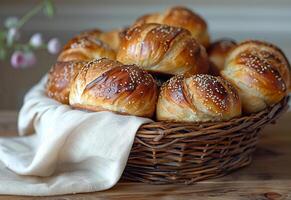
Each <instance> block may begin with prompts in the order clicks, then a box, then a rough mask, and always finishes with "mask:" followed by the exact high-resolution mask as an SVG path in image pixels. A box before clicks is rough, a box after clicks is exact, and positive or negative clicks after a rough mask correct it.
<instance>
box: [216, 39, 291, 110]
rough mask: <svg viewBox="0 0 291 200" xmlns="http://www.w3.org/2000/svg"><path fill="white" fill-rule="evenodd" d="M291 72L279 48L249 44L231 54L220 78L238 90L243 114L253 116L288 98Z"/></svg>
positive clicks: (261, 43) (236, 48)
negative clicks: (285, 97)
mask: <svg viewBox="0 0 291 200" xmlns="http://www.w3.org/2000/svg"><path fill="white" fill-rule="evenodd" d="M289 68H290V65H289V63H288V60H287V59H286V57H285V55H284V54H283V53H282V51H281V50H280V49H279V48H278V47H276V46H274V45H271V44H269V43H266V42H261V41H246V42H243V43H241V44H239V45H238V46H237V47H235V48H234V49H233V50H232V51H231V52H230V54H229V55H228V57H227V60H226V63H225V69H224V70H222V71H221V74H222V75H223V77H225V78H226V79H227V80H229V81H231V82H232V83H233V84H234V85H235V86H236V87H237V88H238V90H239V94H240V96H241V99H242V103H243V110H244V111H245V112H247V113H251V112H258V111H260V110H263V109H264V108H266V107H267V106H268V105H271V104H274V103H277V102H279V101H280V100H281V99H282V98H283V97H284V96H285V95H286V94H287V87H288V85H289V73H290V70H289Z"/></svg>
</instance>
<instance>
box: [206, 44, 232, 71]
mask: <svg viewBox="0 0 291 200" xmlns="http://www.w3.org/2000/svg"><path fill="white" fill-rule="evenodd" d="M235 46H236V42H235V41H234V40H231V39H221V40H217V41H215V42H213V43H211V44H210V46H209V47H208V48H207V52H208V57H209V60H210V62H211V64H212V66H213V67H214V68H215V69H212V70H215V71H217V72H220V71H221V70H222V69H223V68H224V63H225V59H226V57H227V55H228V54H229V52H230V51H231V50H232V49H233V48H234V47H235Z"/></svg>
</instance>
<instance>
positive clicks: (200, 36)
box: [135, 6, 209, 47]
mask: <svg viewBox="0 0 291 200" xmlns="http://www.w3.org/2000/svg"><path fill="white" fill-rule="evenodd" d="M145 23H158V24H165V25H169V26H175V27H180V28H185V29H187V30H189V31H190V32H191V34H192V36H193V37H194V38H195V39H196V40H197V41H198V42H199V43H201V44H202V45H203V46H205V47H207V46H208V44H209V34H208V30H207V24H206V22H205V20H204V19H203V18H202V17H200V16H199V15H198V14H196V13H194V12H193V11H191V10H189V9H187V8H185V7H181V6H176V7H172V8H169V9H168V10H166V11H165V12H163V13H151V14H147V15H145V16H142V17H140V18H139V19H138V20H137V21H136V22H135V25H142V24H145Z"/></svg>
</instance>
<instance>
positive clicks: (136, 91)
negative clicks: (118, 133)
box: [70, 58, 158, 117]
mask: <svg viewBox="0 0 291 200" xmlns="http://www.w3.org/2000/svg"><path fill="white" fill-rule="evenodd" d="M157 93H158V90H157V86H156V83H155V82H154V79H153V77H152V76H151V75H150V74H148V73H147V72H146V71H144V70H142V69H140V68H138V67H136V66H134V65H123V64H121V63H119V62H117V61H113V60H109V59H105V58H104V59H100V60H94V61H91V62H89V63H88V64H87V65H86V66H85V67H84V68H82V69H81V71H80V73H79V74H78V76H77V77H76V78H75V80H74V82H73V84H72V87H71V92H70V105H72V106H73V107H75V108H81V109H86V110H91V111H105V110H109V111H114V112H116V113H120V114H126V115H136V116H141V117H152V115H153V113H154V111H155V105H156V99H157Z"/></svg>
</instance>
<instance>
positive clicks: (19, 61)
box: [11, 51, 36, 69]
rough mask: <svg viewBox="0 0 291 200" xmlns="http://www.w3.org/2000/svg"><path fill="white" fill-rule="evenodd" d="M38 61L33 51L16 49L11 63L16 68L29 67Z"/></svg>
mask: <svg viewBox="0 0 291 200" xmlns="http://www.w3.org/2000/svg"><path fill="white" fill-rule="evenodd" d="M35 63H36V57H35V55H34V53H33V52H25V53H24V52H22V51H15V52H14V53H13V54H12V56H11V65H12V67H13V68H15V69H20V68H27V67H30V66H33V65H34V64H35Z"/></svg>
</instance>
